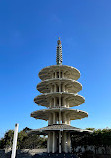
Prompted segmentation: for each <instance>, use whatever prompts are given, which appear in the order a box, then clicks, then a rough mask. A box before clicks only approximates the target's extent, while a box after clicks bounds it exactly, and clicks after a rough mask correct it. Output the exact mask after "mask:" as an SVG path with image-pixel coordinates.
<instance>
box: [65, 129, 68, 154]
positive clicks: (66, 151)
mask: <svg viewBox="0 0 111 158" xmlns="http://www.w3.org/2000/svg"><path fill="white" fill-rule="evenodd" d="M64 149H65V150H64V151H65V153H68V150H67V133H66V132H64Z"/></svg>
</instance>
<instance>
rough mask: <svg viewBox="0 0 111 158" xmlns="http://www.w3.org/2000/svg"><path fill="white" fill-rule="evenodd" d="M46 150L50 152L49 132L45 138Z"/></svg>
mask: <svg viewBox="0 0 111 158" xmlns="http://www.w3.org/2000/svg"><path fill="white" fill-rule="evenodd" d="M47 152H48V153H50V152H51V151H50V133H48V139H47Z"/></svg>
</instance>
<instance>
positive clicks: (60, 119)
mask: <svg viewBox="0 0 111 158" xmlns="http://www.w3.org/2000/svg"><path fill="white" fill-rule="evenodd" d="M59 124H61V110H60V111H59Z"/></svg>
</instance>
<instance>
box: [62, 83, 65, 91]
mask: <svg viewBox="0 0 111 158" xmlns="http://www.w3.org/2000/svg"><path fill="white" fill-rule="evenodd" d="M62 90H63V92H65V84H63V86H62Z"/></svg>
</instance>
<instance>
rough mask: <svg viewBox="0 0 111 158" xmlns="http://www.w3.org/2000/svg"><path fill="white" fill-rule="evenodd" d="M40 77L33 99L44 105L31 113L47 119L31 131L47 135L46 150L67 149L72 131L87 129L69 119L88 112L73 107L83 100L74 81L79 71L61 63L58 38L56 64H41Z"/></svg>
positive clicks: (85, 114) (79, 86)
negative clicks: (44, 123)
mask: <svg viewBox="0 0 111 158" xmlns="http://www.w3.org/2000/svg"><path fill="white" fill-rule="evenodd" d="M39 78H40V79H41V80H42V81H41V82H40V83H39V84H38V85H37V90H38V91H39V92H40V93H42V94H40V95H38V96H37V97H35V98H34V102H35V103H36V104H38V105H41V106H45V107H46V108H45V109H43V110H37V111H34V112H32V113H31V117H34V118H35V119H41V120H45V121H48V126H47V127H43V128H39V129H35V130H32V131H31V132H36V133H37V134H39V135H48V140H47V152H48V153H70V152H71V135H72V134H74V133H75V132H76V133H77V132H78V133H79V132H85V131H86V130H82V129H80V128H76V127H72V126H71V120H77V119H82V118H85V117H88V113H86V112H84V111H81V110H76V109H73V108H72V107H75V106H78V105H80V104H82V103H84V102H85V99H84V97H82V96H81V95H79V94H78V92H79V91H81V90H82V85H81V84H80V83H79V82H78V81H77V80H78V79H79V78H80V72H79V71H78V70H77V69H76V68H74V67H72V66H67V65H62V45H61V41H60V39H59V40H58V41H57V50H56V65H52V66H48V67H45V68H43V69H42V70H41V71H40V72H39Z"/></svg>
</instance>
